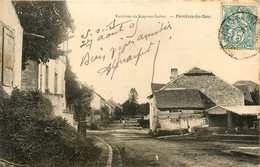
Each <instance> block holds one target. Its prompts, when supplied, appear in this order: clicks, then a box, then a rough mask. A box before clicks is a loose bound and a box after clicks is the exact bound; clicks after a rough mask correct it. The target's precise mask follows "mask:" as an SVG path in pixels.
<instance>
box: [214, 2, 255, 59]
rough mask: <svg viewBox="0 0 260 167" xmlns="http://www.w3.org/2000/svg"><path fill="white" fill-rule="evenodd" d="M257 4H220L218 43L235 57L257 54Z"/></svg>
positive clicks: (244, 57)
mask: <svg viewBox="0 0 260 167" xmlns="http://www.w3.org/2000/svg"><path fill="white" fill-rule="evenodd" d="M256 15H257V6H238V5H223V6H222V23H221V26H220V29H219V44H220V47H221V48H222V49H223V51H224V52H225V53H227V54H228V55H229V56H231V57H233V58H235V59H239V60H242V59H246V58H250V57H253V56H255V55H257V54H259V18H258V17H257V16H256Z"/></svg>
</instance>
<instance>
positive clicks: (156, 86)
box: [151, 83, 165, 92]
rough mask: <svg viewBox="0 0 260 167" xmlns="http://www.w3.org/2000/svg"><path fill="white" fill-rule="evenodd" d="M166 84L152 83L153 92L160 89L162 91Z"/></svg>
mask: <svg viewBox="0 0 260 167" xmlns="http://www.w3.org/2000/svg"><path fill="white" fill-rule="evenodd" d="M164 85H165V84H159V83H152V85H151V86H152V91H153V92H154V91H157V90H159V89H161V88H162V87H163V86H164Z"/></svg>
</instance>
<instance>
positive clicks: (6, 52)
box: [0, 23, 15, 87]
mask: <svg viewBox="0 0 260 167" xmlns="http://www.w3.org/2000/svg"><path fill="white" fill-rule="evenodd" d="M14 46H15V43H14V32H13V30H10V29H9V28H7V27H6V26H4V25H2V24H1V23H0V76H1V77H0V81H1V83H2V84H3V85H4V86H9V87H11V86H13V82H14V62H15V55H14Z"/></svg>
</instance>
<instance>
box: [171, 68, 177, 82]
mask: <svg viewBox="0 0 260 167" xmlns="http://www.w3.org/2000/svg"><path fill="white" fill-rule="evenodd" d="M177 77H178V69H177V68H172V69H171V76H170V80H172V79H174V78H177Z"/></svg>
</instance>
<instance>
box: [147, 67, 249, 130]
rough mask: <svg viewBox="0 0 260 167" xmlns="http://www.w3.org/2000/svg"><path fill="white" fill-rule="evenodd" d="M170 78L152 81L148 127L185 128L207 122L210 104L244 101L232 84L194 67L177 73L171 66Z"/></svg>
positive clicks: (221, 104)
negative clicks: (168, 80) (162, 81)
mask: <svg viewBox="0 0 260 167" xmlns="http://www.w3.org/2000/svg"><path fill="white" fill-rule="evenodd" d="M170 79H171V80H170V82H168V83H167V84H152V85H151V86H152V92H153V94H152V95H150V96H149V97H148V98H149V99H150V129H151V130H152V131H154V130H156V129H159V130H173V129H185V128H191V127H193V126H203V125H205V124H207V119H205V118H206V116H205V110H206V109H208V108H211V107H213V106H216V105H219V106H241V105H244V94H243V93H242V92H241V91H240V90H239V89H238V88H236V87H235V86H233V85H231V84H229V83H227V82H226V81H224V80H222V79H220V78H219V77H217V76H215V75H214V74H213V73H212V72H208V71H205V70H202V69H199V68H197V67H194V68H192V69H191V70H189V71H187V72H185V73H183V74H181V75H178V70H177V69H172V70H171V76H170Z"/></svg>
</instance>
